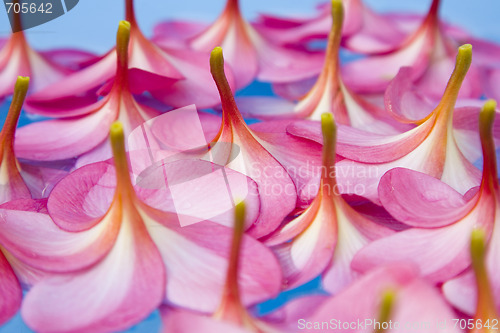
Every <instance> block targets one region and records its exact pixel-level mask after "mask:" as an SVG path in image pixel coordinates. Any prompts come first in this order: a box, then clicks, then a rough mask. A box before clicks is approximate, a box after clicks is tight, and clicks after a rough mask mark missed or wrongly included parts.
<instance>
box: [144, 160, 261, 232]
mask: <svg viewBox="0 0 500 333" xmlns="http://www.w3.org/2000/svg"><path fill="white" fill-rule="evenodd" d="M135 189H136V193H137V195H138V196H139V198H141V200H142V201H143V202H145V203H146V204H148V205H149V206H151V207H154V208H156V209H160V210H162V211H166V212H173V213H176V214H178V215H179V216H178V218H179V222H180V225H181V226H186V225H189V224H195V223H198V222H201V221H205V220H210V221H212V222H216V223H219V224H222V225H225V226H228V227H231V226H232V225H233V224H234V205H235V202H234V201H235V200H242V201H245V207H246V209H245V210H246V218H245V223H246V226H247V227H250V226H251V225H252V224H253V223H254V222H255V221H256V220H257V218H258V216H259V212H260V197H259V193H258V190H257V184H256V183H255V182H254V181H252V180H251V179H250V178H248V177H246V176H244V175H243V174H240V173H238V172H236V171H233V170H231V169H229V168H225V167H223V166H220V165H216V164H213V163H210V162H207V161H201V160H180V161H179V160H178V161H173V162H163V161H160V162H157V163H155V164H153V165H152V166H151V167H149V168H147V169H146V170H144V171H143V172H141V174H139V175H138V176H137V179H136V185H135Z"/></svg>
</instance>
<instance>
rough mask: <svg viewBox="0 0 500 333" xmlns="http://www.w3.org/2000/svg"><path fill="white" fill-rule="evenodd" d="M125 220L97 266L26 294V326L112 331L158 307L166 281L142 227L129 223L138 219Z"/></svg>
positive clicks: (47, 282) (42, 284)
mask: <svg viewBox="0 0 500 333" xmlns="http://www.w3.org/2000/svg"><path fill="white" fill-rule="evenodd" d="M127 218H129V219H130V220H124V221H122V227H121V230H120V233H119V235H118V238H117V239H116V242H115V243H114V245H113V247H112V249H111V250H110V252H109V253H108V254H107V256H106V257H105V258H103V259H102V260H101V261H100V262H98V263H97V264H96V265H94V266H92V267H89V268H87V269H86V270H83V271H79V272H77V273H71V274H64V275H60V276H55V277H52V278H48V279H45V280H43V281H41V282H40V283H38V284H36V285H35V286H34V287H33V288H32V289H31V290H30V292H29V293H28V294H27V295H26V297H25V299H24V302H23V306H22V310H21V313H22V316H23V319H24V320H25V322H26V323H27V324H28V326H30V327H31V328H33V329H34V330H37V331H72V332H89V331H92V332H109V331H110V330H111V331H117V330H123V329H126V328H128V327H129V326H131V325H133V324H135V323H138V322H139V321H141V320H142V319H144V318H145V317H146V316H148V315H149V314H150V313H151V312H152V311H153V310H154V309H155V308H156V307H158V306H159V304H160V303H161V301H162V300H163V295H164V290H165V282H166V278H165V270H164V267H163V264H162V261H161V257H160V254H159V253H158V250H157V249H156V246H155V245H154V243H153V242H152V241H151V238H150V237H149V236H148V234H147V231H146V229H145V227H144V226H143V225H142V224H139V223H137V221H134V219H136V218H138V216H128V217H125V219H127ZM107 223H112V222H107ZM116 281H120V283H116ZM145 295H147V297H144V296H145ZM75 299H77V300H78V302H75Z"/></svg>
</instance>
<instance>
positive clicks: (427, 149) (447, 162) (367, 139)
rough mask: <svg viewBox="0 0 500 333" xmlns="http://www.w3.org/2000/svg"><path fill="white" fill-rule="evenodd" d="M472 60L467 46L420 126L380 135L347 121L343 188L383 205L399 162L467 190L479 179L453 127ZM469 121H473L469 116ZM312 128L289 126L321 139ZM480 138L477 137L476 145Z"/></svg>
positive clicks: (341, 148)
mask: <svg viewBox="0 0 500 333" xmlns="http://www.w3.org/2000/svg"><path fill="white" fill-rule="evenodd" d="M471 59H472V47H471V46H470V45H463V46H461V47H460V48H459V49H458V55H457V61H456V67H455V70H454V71H453V73H452V75H451V77H450V80H449V82H448V86H447V87H446V90H445V92H444V95H443V96H442V98H441V101H440V102H439V104H438V105H437V107H436V108H435V109H434V111H433V112H431V113H430V114H429V115H428V116H427V117H426V118H424V119H422V120H420V121H415V122H414V123H416V124H419V125H418V126H417V127H415V128H413V129H411V130H409V131H407V132H405V133H402V134H398V135H376V134H370V133H365V132H361V131H358V130H355V129H352V128H347V127H345V126H344V127H341V128H340V130H339V143H338V149H337V154H338V155H340V156H342V157H344V160H342V161H340V162H339V163H337V174H338V175H339V178H338V182H339V187H340V188H341V192H342V193H353V194H357V195H361V196H364V197H366V198H367V199H369V200H371V201H373V202H375V203H377V204H379V203H380V202H379V199H378V190H377V189H378V183H379V181H380V178H381V177H382V176H383V175H384V173H385V172H387V171H388V170H391V169H393V168H396V167H405V168H409V169H412V170H417V171H420V172H424V173H427V174H429V175H431V176H433V177H435V178H438V179H441V180H442V181H444V182H445V183H447V184H449V185H450V186H452V187H453V188H455V189H456V190H457V191H459V192H460V193H462V194H463V193H465V192H467V191H468V190H469V189H470V188H472V187H474V186H477V185H478V184H479V182H480V178H481V172H480V171H479V170H478V169H477V168H476V167H474V166H473V165H472V163H471V162H470V161H469V160H468V159H467V158H466V157H465V155H464V153H462V151H461V149H460V147H459V146H458V144H457V139H456V138H455V133H454V129H453V125H454V124H453V112H454V109H455V103H456V99H457V96H458V92H459V90H460V86H461V84H462V81H463V80H464V78H465V76H466V74H467V70H468V68H469V66H470V63H471ZM401 113H402V112H401ZM463 121H465V122H468V120H467V119H463ZM408 122H410V123H411V121H408ZM311 127H312V126H311V124H307V123H297V124H295V125H292V126H291V127H289V128H288V130H289V131H290V132H292V134H295V135H299V136H300V135H302V136H305V137H309V138H316V141H319V135H318V134H317V133H318V131H317V129H315V130H313V131H312V130H311ZM461 143H466V144H468V142H466V140H461ZM474 143H475V141H474V140H472V141H471V143H470V144H474ZM466 148H467V147H466ZM466 150H467V149H466Z"/></svg>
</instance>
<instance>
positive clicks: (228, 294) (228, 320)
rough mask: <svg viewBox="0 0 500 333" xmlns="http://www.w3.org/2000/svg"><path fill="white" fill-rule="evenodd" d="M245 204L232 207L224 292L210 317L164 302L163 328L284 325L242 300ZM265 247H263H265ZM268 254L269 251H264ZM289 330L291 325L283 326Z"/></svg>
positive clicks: (270, 328) (272, 328)
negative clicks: (260, 314)
mask: <svg viewBox="0 0 500 333" xmlns="http://www.w3.org/2000/svg"><path fill="white" fill-rule="evenodd" d="M244 220H245V204H244V202H240V203H238V204H237V205H236V207H235V221H234V229H233V239H232V245H231V253H230V255H229V258H230V261H229V265H228V267H227V274H226V280H225V285H224V293H223V296H222V300H221V303H220V305H219V307H218V308H217V310H216V311H215V312H214V313H213V314H212V316H211V317H209V316H206V315H202V314H199V313H194V312H189V311H186V310H184V309H180V308H179V309H175V308H171V307H167V306H164V307H163V308H161V309H160V310H161V315H162V321H163V332H178V333H183V332H186V333H187V332H195V331H203V332H213V333H215V332H228V333H229V332H235V333H236V332H238V333H240V332H242V333H243V332H254V333H257V332H259V333H273V332H274V333H278V332H283V331H285V329H286V324H284V323H282V324H276V323H271V322H266V321H265V319H259V318H256V317H255V316H254V315H253V314H251V313H250V312H249V310H248V309H247V308H246V306H245V305H244V304H243V303H242V299H241V291H240V283H239V282H238V281H239V271H240V269H241V268H240V266H241V264H243V262H242V260H241V259H244V258H241V249H242V241H243V235H244V228H245V221H244ZM264 250H265V251H264ZM266 251H269V250H268V249H267V248H265V247H264V246H262V248H256V249H255V252H254V254H253V255H254V256H257V257H259V256H262V257H264V255H263V253H265V252H266ZM265 256H268V255H265ZM276 268H277V270H276V271H270V272H268V273H269V274H271V275H280V274H281V271H280V269H279V268H278V267H276ZM286 331H287V332H289V331H290V327H289V328H288V329H286Z"/></svg>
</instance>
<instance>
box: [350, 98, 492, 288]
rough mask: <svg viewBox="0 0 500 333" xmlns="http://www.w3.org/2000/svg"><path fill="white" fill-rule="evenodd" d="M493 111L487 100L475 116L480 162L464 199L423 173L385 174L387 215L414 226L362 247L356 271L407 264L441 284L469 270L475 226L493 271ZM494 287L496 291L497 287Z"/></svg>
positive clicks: (381, 190)
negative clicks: (477, 179)
mask: <svg viewBox="0 0 500 333" xmlns="http://www.w3.org/2000/svg"><path fill="white" fill-rule="evenodd" d="M495 107H496V103H495V102H493V101H489V102H487V103H486V104H485V105H484V107H483V109H482V111H481V114H480V127H479V132H480V135H481V143H482V149H483V160H484V167H483V175H482V180H481V185H480V188H479V189H478V190H471V191H470V192H469V193H468V194H466V196H465V197H464V196H462V194H460V193H458V192H456V191H455V190H453V189H452V188H450V187H449V186H448V185H446V184H444V183H443V182H441V181H439V180H438V179H435V178H433V177H430V176H428V175H425V174H422V173H418V172H415V171H412V170H408V169H403V168H397V169H394V170H391V171H389V172H387V173H386V174H385V175H384V177H383V178H382V180H381V182H380V186H379V193H380V200H381V202H382V204H383V205H384V207H385V208H386V209H387V210H388V211H389V213H391V214H392V215H393V216H394V217H396V218H397V219H398V220H400V221H401V222H403V223H405V224H408V225H410V226H413V227H414V228H412V229H409V230H405V231H402V232H399V233H397V234H394V235H391V236H389V237H386V238H383V239H380V240H377V241H375V242H373V243H371V244H369V245H368V246H366V247H365V248H364V249H362V250H361V251H360V252H359V253H358V254H357V255H356V257H355V258H354V261H353V265H354V266H355V268H356V269H358V270H363V271H367V270H369V269H370V268H371V267H373V266H377V265H380V264H384V263H387V262H393V261H401V260H411V261H413V262H415V263H416V264H417V265H418V266H419V267H420V270H421V273H422V275H423V276H425V277H426V278H427V279H429V280H430V281H433V282H445V281H447V280H449V279H451V278H453V277H455V276H457V275H458V274H460V273H461V272H463V271H464V270H465V269H466V268H468V267H469V266H470V263H471V261H470V256H469V235H470V234H471V232H472V230H473V229H474V228H482V229H483V230H484V231H485V233H486V235H487V239H489V245H488V246H489V248H490V249H493V250H492V252H491V254H490V255H488V257H487V261H488V262H489V261H490V260H491V263H490V264H489V266H490V265H491V266H490V267H491V268H494V267H498V260H497V259H496V252H495V250H494V249H495V248H496V246H498V241H497V238H498V237H497V236H496V232H497V229H498V228H497V227H496V221H498V220H499V217H498V214H500V208H499V207H500V206H499V193H498V180H497V169H496V161H495V146H494V143H493V139H492V133H491V129H492V124H493V118H494V114H495ZM493 263H494V264H493ZM453 285H455V286H456V284H453ZM450 288H451V286H450ZM494 288H497V290H498V286H494ZM450 290H451V289H450ZM454 290H457V289H454ZM494 290H495V289H494ZM449 295H451V293H450V294H449ZM458 295H461V293H457V296H456V297H457V298H458V297H459V296H458Z"/></svg>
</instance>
